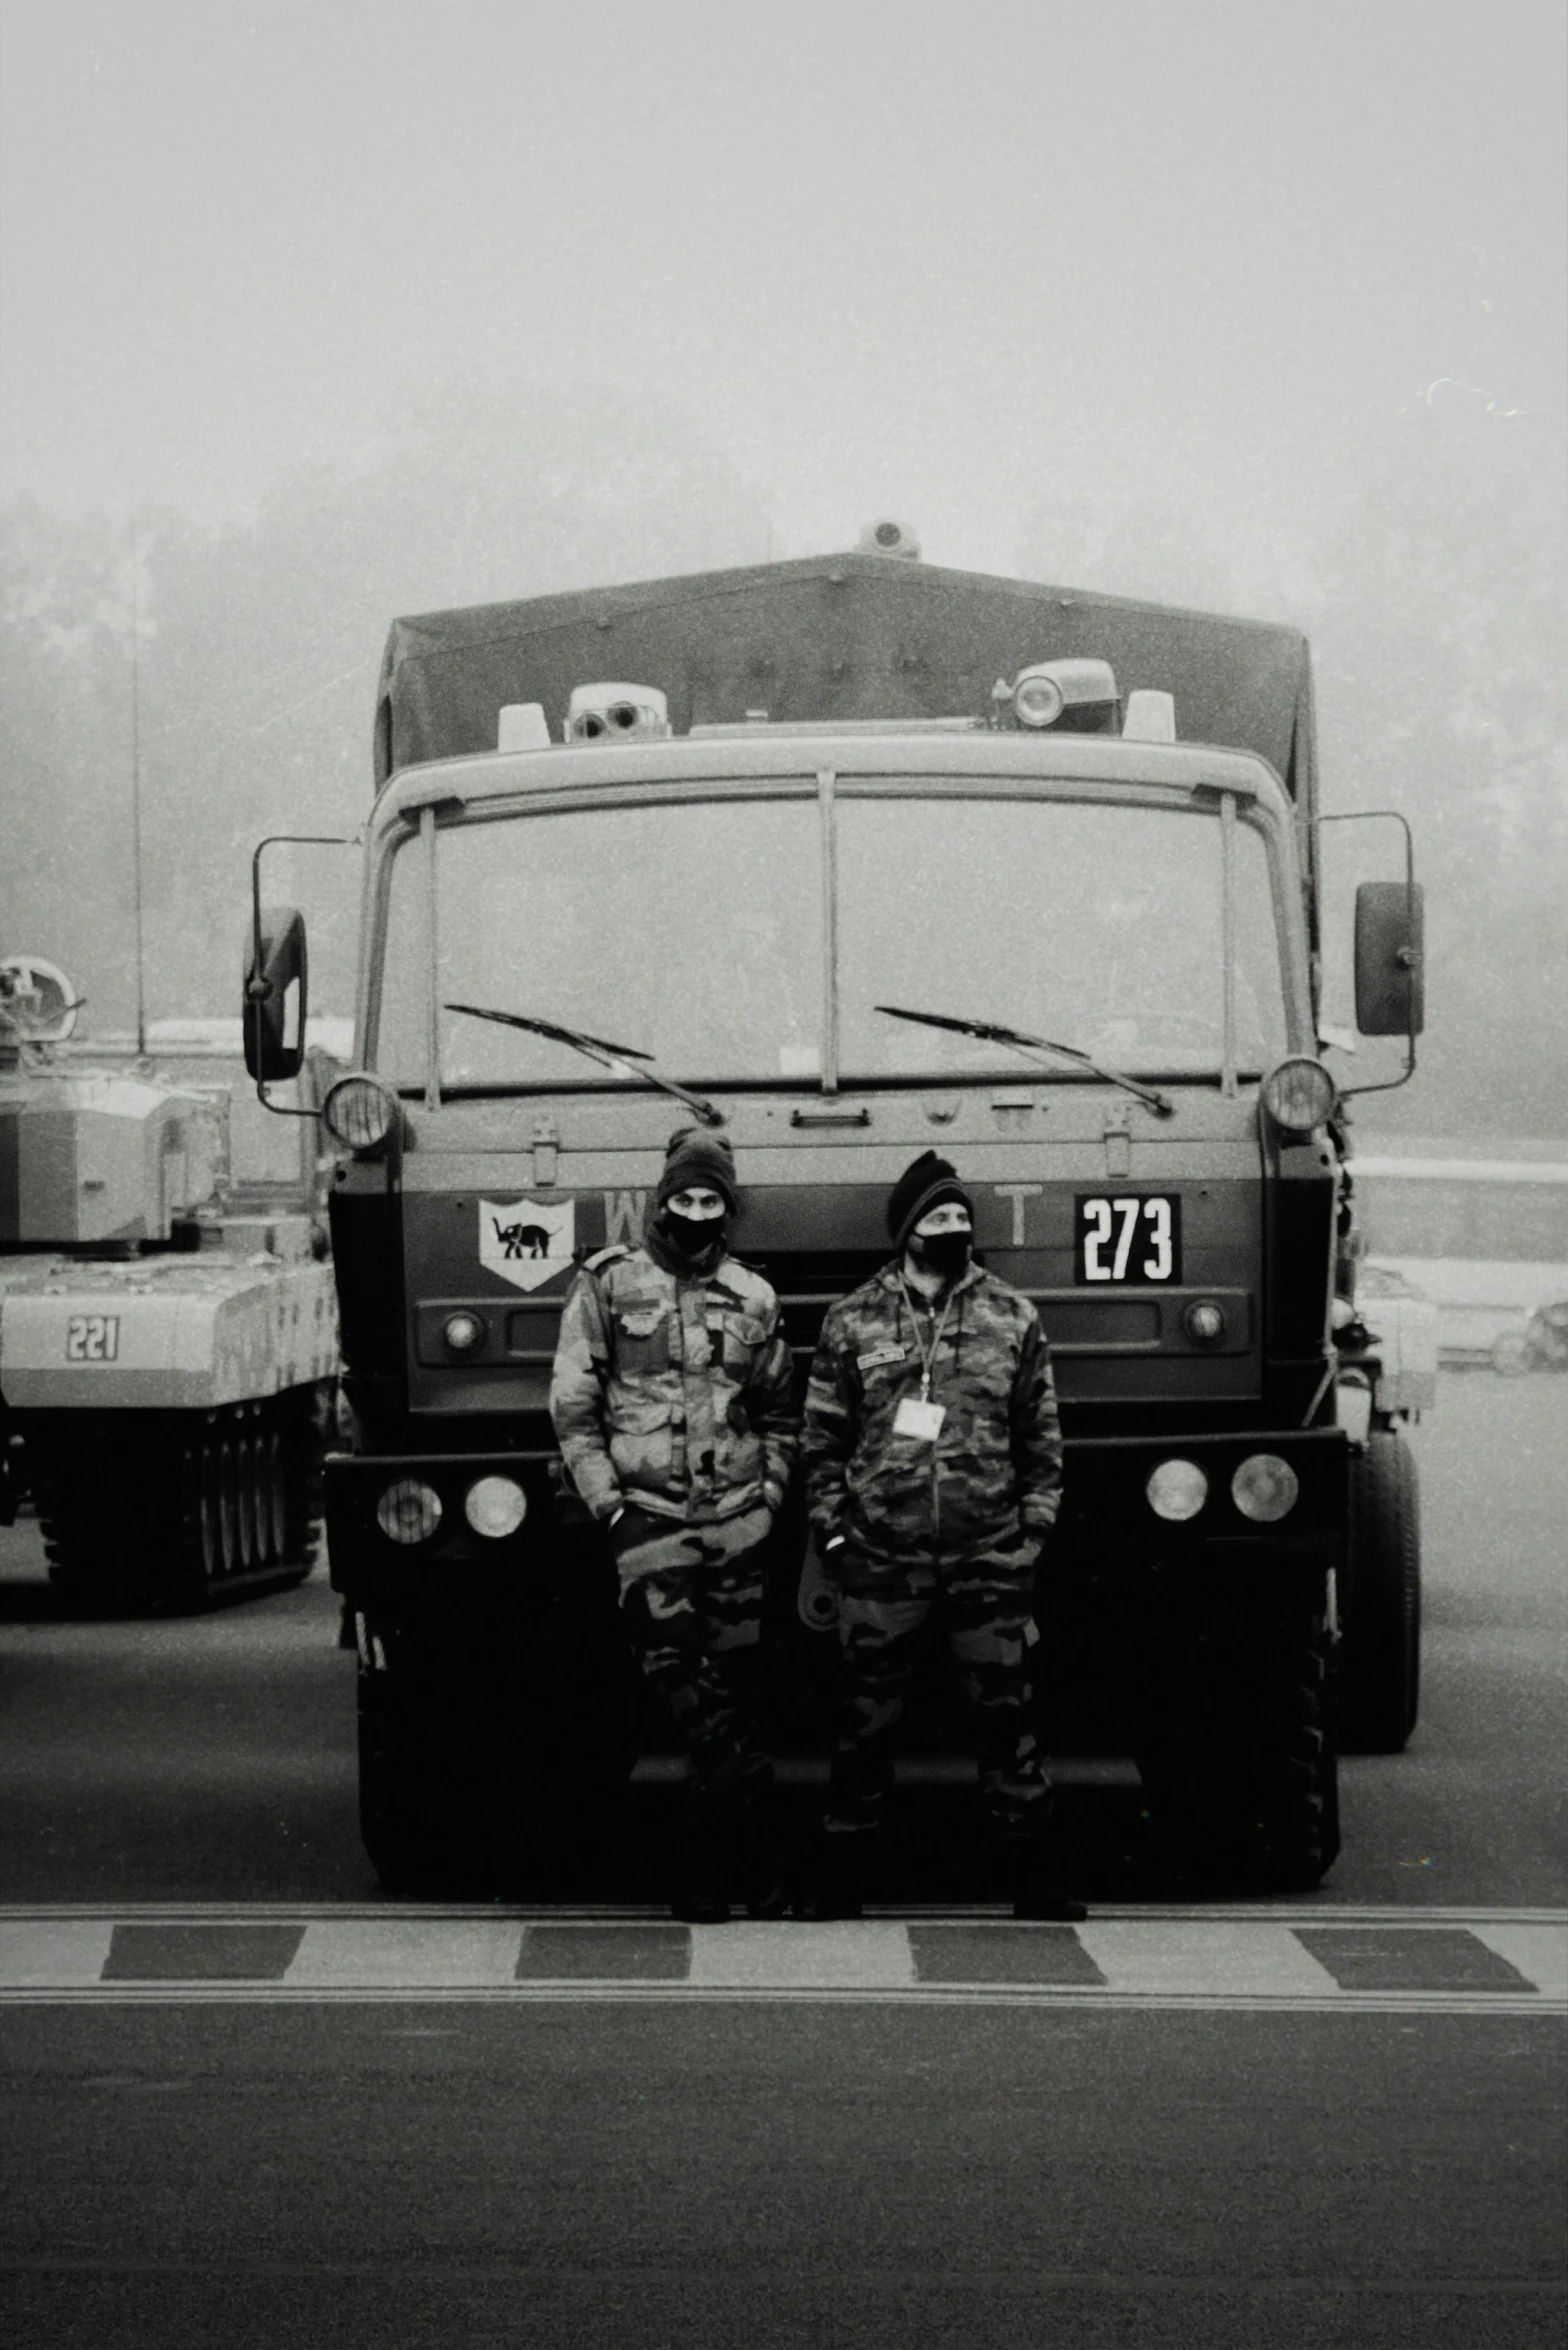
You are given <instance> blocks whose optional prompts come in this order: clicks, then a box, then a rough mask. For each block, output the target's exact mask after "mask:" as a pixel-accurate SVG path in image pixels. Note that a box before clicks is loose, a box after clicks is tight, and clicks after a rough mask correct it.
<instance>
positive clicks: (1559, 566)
mask: <svg viewBox="0 0 1568 2350" xmlns="http://www.w3.org/2000/svg"><path fill="white" fill-rule="evenodd" d="M1504 432H1506V424H1505V423H1497V422H1494V420H1492V419H1491V418H1489V417H1484V416H1481V415H1470V414H1461V415H1460V416H1459V417H1458V418H1456V419H1452V420H1449V419H1442V418H1433V417H1430V416H1421V417H1419V418H1418V419H1417V421H1416V423H1415V425H1414V426H1413V428H1412V431H1411V435H1410V442H1409V445H1408V447H1407V448H1406V449H1405V450H1404V451H1402V452H1401V453H1400V455H1399V457H1398V459H1397V460H1396V461H1393V462H1390V463H1389V464H1388V465H1387V467H1386V468H1385V469H1384V471H1383V472H1382V473H1381V475H1380V477H1379V478H1378V479H1376V480H1375V481H1374V482H1373V483H1372V485H1371V486H1370V487H1369V488H1368V489H1367V490H1365V491H1364V492H1363V494H1362V495H1361V496H1360V497H1359V498H1358V499H1357V501H1356V503H1355V505H1354V507H1353V508H1352V509H1351V510H1350V511H1349V512H1347V514H1346V516H1345V518H1344V521H1343V524H1342V527H1341V528H1340V530H1339V531H1338V532H1337V534H1336V536H1335V538H1334V539H1333V541H1332V543H1331V544H1330V546H1329V548H1328V549H1327V553H1326V559H1325V580H1324V593H1323V598H1322V605H1321V609H1320V611H1319V612H1318V614H1317V615H1316V618H1315V622H1314V630H1313V633H1314V638H1315V644H1316V652H1317V676H1318V699H1319V711H1320V731H1321V735H1322V741H1323V754H1324V773H1325V778H1326V782H1327V790H1328V805H1329V806H1330V807H1335V808H1356V807H1360V808H1371V807H1395V808H1401V809H1403V810H1404V812H1405V813H1406V814H1407V815H1408V816H1409V818H1410V820H1411V822H1412V824H1413V825H1414V827H1415V832H1416V861H1417V870H1418V872H1419V873H1420V874H1421V876H1422V878H1423V879H1424V881H1425V884H1426V890H1427V949H1428V952H1427V1019H1428V1023H1429V1027H1428V1033H1427V1036H1426V1038H1425V1040H1424V1042H1423V1045H1422V1047H1421V1073H1420V1075H1419V1077H1418V1079H1417V1081H1416V1082H1415V1083H1414V1084H1413V1085H1412V1086H1410V1087H1409V1088H1408V1089H1407V1090H1406V1091H1405V1092H1403V1093H1396V1094H1387V1095H1384V1096H1381V1097H1379V1098H1378V1099H1377V1100H1376V1102H1375V1104H1374V1103H1372V1102H1369V1103H1368V1104H1367V1107H1366V1111H1365V1113H1364V1116H1365V1118H1366V1120H1367V1123H1369V1124H1385V1125H1397V1126H1401V1127H1403V1128H1404V1129H1405V1130H1406V1131H1415V1132H1426V1133H1448V1134H1467V1133H1471V1134H1482V1135H1484V1134H1498V1135H1508V1134H1515V1135H1529V1134H1537V1135H1548V1134H1556V1133H1562V1132H1564V1131H1565V1126H1568V1033H1565V1030H1564V1024H1563V1019H1562V1006H1563V1004H1564V1002H1565V1001H1568V930H1565V926H1564V923H1563V916H1562V902H1563V885H1564V879H1565V875H1568V775H1565V750H1568V693H1565V686H1564V675H1563V661H1562V647H1563V643H1564V638H1565V633H1568V564H1565V555H1564V549H1565V544H1568V540H1565V535H1564V530H1563V517H1562V512H1561V503H1560V500H1558V499H1557V498H1556V497H1555V496H1554V495H1553V493H1552V490H1551V488H1550V486H1549V485H1546V484H1543V483H1542V482H1541V481H1540V480H1539V479H1537V478H1536V475H1535V473H1534V471H1533V470H1531V469H1528V468H1527V467H1526V466H1525V465H1523V464H1522V463H1520V462H1519V461H1518V459H1517V457H1515V455H1514V453H1513V451H1512V450H1510V448H1509V447H1508V445H1507V443H1506V442H1505V441H1503V440H1502V438H1501V435H1502V434H1503V433H1504ZM1489 433H1490V434H1492V435H1493V436H1495V437H1493V438H1491V439H1488V437H1487V435H1488V434H1489ZM1368 829H1369V828H1362V827H1359V826H1358V827H1355V828H1354V833H1355V834H1356V835H1362V836H1363V837H1364V836H1365V832H1366V831H1367V830H1368ZM1383 855H1384V862H1383V863H1382V864H1381V865H1380V866H1379V867H1378V868H1377V869H1378V870H1380V871H1386V872H1392V871H1394V870H1395V869H1396V868H1395V867H1394V866H1393V865H1392V864H1390V863H1388V861H1387V851H1386V850H1385V851H1384V852H1383Z"/></svg>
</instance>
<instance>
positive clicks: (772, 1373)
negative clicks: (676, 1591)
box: [550, 1248, 799, 1523]
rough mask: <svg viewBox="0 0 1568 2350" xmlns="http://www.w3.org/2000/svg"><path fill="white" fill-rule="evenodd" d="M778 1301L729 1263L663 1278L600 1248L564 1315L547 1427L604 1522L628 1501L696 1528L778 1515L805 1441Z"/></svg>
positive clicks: (655, 1269)
mask: <svg viewBox="0 0 1568 2350" xmlns="http://www.w3.org/2000/svg"><path fill="white" fill-rule="evenodd" d="M791 1373H792V1365H791V1360H790V1351H789V1348H788V1346H787V1345H786V1344H785V1341H784V1337H783V1333H782V1331H781V1329H780V1317H779V1302H778V1299H777V1298H776V1297H775V1296H774V1294H773V1291H772V1289H771V1288H770V1287H769V1286H768V1284H767V1282H766V1281H764V1280H763V1278H762V1276H761V1274H760V1273H753V1272H752V1271H751V1270H750V1268H749V1267H748V1266H745V1265H742V1264H739V1263H737V1262H736V1260H735V1258H733V1257H728V1256H726V1257H722V1258H721V1259H720V1261H719V1263H718V1265H717V1266H716V1267H715V1268H714V1270H713V1271H712V1272H711V1273H707V1274H702V1275H697V1276H693V1277H690V1278H687V1277H684V1276H681V1275H678V1274H675V1273H672V1272H667V1271H666V1270H665V1269H664V1267H663V1266H661V1265H660V1264H658V1263H657V1262H656V1261H655V1259H654V1258H653V1257H652V1256H651V1255H650V1253H649V1251H648V1250H647V1249H646V1248H634V1249H618V1250H616V1251H614V1252H613V1254H612V1252H611V1251H609V1250H607V1249H606V1250H603V1251H601V1252H600V1254H599V1255H598V1256H597V1257H596V1258H593V1259H592V1260H590V1262H589V1263H588V1264H586V1265H585V1266H584V1267H583V1269H582V1271H581V1272H580V1273H579V1275H578V1277H577V1280H576V1282H575V1284H574V1285H573V1287H572V1290H571V1293H570V1295H569V1296H568V1298H567V1300H566V1306H565V1310H564V1311H563V1313H562V1315H561V1336H560V1340H559V1342H558V1344H557V1347H556V1352H555V1372H554V1376H553V1377H552V1379H551V1382H550V1417H551V1419H552V1420H553V1421H554V1423H555V1433H556V1435H557V1437H558V1438H559V1439H560V1445H561V1451H562V1453H563V1454H564V1455H565V1458H566V1465H567V1467H568V1468H569V1469H570V1470H571V1473H572V1477H573V1480H574V1481H575V1483H576V1486H577V1490H578V1492H579V1493H580V1494H581V1495H582V1497H583V1500H584V1501H585V1502H586V1503H587V1505H588V1507H589V1509H590V1510H591V1511H592V1513H593V1515H594V1516H595V1517H596V1518H608V1517H609V1516H611V1515H612V1513H613V1512H614V1511H615V1510H617V1509H619V1507H620V1505H621V1503H622V1502H623V1501H635V1502H636V1503H637V1504H638V1506H639V1507H640V1508H643V1509H648V1510H652V1511H653V1512H654V1513H655V1514H656V1515H658V1516H660V1517H671V1518H683V1519H686V1520H688V1521H691V1522H694V1523H696V1522H701V1521H703V1520H709V1521H711V1520H713V1519H716V1518H731V1517H734V1516H736V1515H737V1514H738V1513H739V1512H740V1511H742V1510H749V1509H755V1507H756V1506H757V1504H758V1502H759V1501H762V1500H764V1499H766V1501H767V1502H768V1504H769V1505H770V1507H772V1508H774V1509H776V1508H777V1507H778V1504H779V1502H780V1500H781V1499H782V1498H783V1494H784V1489H785V1487H786V1486H787V1485H788V1483H789V1477H790V1471H791V1469H792V1468H793V1466H794V1461H795V1448H796V1444H797V1442H798V1437H799V1428H798V1415H797V1414H796V1411H795V1408H794V1404H793V1400H792V1396H791V1386H792V1377H791Z"/></svg>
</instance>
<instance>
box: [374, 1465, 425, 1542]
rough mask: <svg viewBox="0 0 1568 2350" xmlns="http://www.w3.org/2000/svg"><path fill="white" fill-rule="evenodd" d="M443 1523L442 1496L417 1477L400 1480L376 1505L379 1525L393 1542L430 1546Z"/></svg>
mask: <svg viewBox="0 0 1568 2350" xmlns="http://www.w3.org/2000/svg"><path fill="white" fill-rule="evenodd" d="M440 1523H441V1496H440V1494H439V1493H436V1492H435V1491H433V1489H432V1488H431V1487H430V1486H428V1485H423V1484H421V1483H420V1480H419V1479H418V1478H417V1477H399V1479H398V1481H397V1483H396V1484H395V1485H389V1486H388V1487H387V1489H386V1491H385V1492H384V1493H383V1494H382V1496H381V1499H380V1500H379V1501H378V1502H377V1504H376V1524H377V1525H378V1526H379V1527H380V1528H381V1531H382V1533H383V1534H384V1535H385V1536H386V1538H387V1540H388V1541H389V1542H428V1541H429V1540H430V1537H431V1535H432V1534H433V1533H434V1532H435V1530H436V1528H437V1527H438V1526H439V1525H440Z"/></svg>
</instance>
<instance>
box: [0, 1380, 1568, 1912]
mask: <svg viewBox="0 0 1568 2350" xmlns="http://www.w3.org/2000/svg"><path fill="white" fill-rule="evenodd" d="M1414 1443H1415V1447H1416V1451H1417V1456H1418V1460H1419V1464H1420V1471H1421V1479H1422V1503H1423V1517H1424V1527H1425V1551H1426V1643H1425V1665H1424V1689H1423V1700H1422V1716H1421V1722H1420V1726H1419V1728H1418V1729H1417V1732H1416V1735H1415V1738H1414V1740H1413V1741H1412V1744H1411V1746H1410V1748H1409V1750H1408V1752H1407V1753H1405V1754H1403V1755H1397V1756H1382V1757H1371V1756H1368V1757H1355V1758H1351V1759H1349V1760H1347V1761H1346V1762H1345V1763H1344V1765H1343V1766H1342V1772H1343V1777H1342V1798H1341V1808H1342V1813H1343V1830H1344V1850H1343V1853H1342V1855H1341V1858H1340V1860H1339V1862H1338V1864H1337V1865H1336V1867H1335V1869H1334V1871H1333V1873H1332V1875H1331V1877H1330V1879H1329V1880H1328V1884H1327V1887H1326V1888H1325V1898H1330V1899H1333V1900H1336V1901H1341V1902H1344V1901H1351V1902H1361V1901H1375V1902H1384V1903H1390V1902H1391V1903H1399V1904H1406V1903H1412V1904H1420V1903H1431V1904H1436V1905H1444V1904H1453V1903H1456V1902H1458V1903H1470V1904H1476V1903H1481V1904H1517V1903H1535V1904H1541V1903H1545V1904H1549V1905H1552V1906H1564V1905H1568V1784H1565V1774H1564V1771H1563V1767H1562V1766H1563V1750H1564V1736H1563V1721H1564V1696H1565V1691H1568V1555H1565V1553H1568V1542H1565V1529H1568V1379H1564V1378H1557V1377H1553V1376H1551V1375H1538V1376H1536V1377H1532V1378H1526V1379H1516V1380H1503V1379H1497V1378H1495V1377H1493V1376H1492V1375H1491V1374H1490V1373H1489V1372H1478V1373H1461V1374H1453V1375H1450V1376H1446V1377H1445V1378H1444V1380H1443V1392H1442V1396H1441V1399H1440V1403H1439V1408H1438V1410H1437V1411H1436V1413H1434V1414H1433V1415H1432V1416H1431V1417H1430V1418H1429V1419H1428V1420H1426V1421H1425V1422H1424V1423H1423V1424H1422V1425H1421V1427H1419V1428H1418V1429H1417V1430H1416V1431H1415V1432H1414ZM337 1623H338V1614H337V1605H336V1602H335V1600H334V1598H333V1595H332V1593H331V1591H330V1590H329V1589H328V1587H327V1584H326V1581H325V1577H324V1575H323V1574H322V1573H321V1572H320V1571H319V1570H318V1572H317V1574H316V1575H315V1576H314V1577H313V1578H312V1580H311V1581H310V1582H309V1583H308V1584H306V1585H305V1586H304V1587H303V1588H302V1589H300V1590H298V1591H295V1592H290V1593H285V1594H282V1595H279V1596H276V1597H273V1598H270V1599H265V1600H260V1601H250V1602H246V1603H243V1604H241V1605H239V1606H237V1607H234V1608H230V1609H226V1610H223V1611H221V1612H218V1613H214V1614H212V1615H209V1616H207V1617H204V1618H200V1619H197V1620H194V1621H186V1622H177V1623H165V1624H135V1623H119V1624H115V1623H103V1624H71V1623H61V1622H58V1621H55V1620H52V1617H51V1596H50V1593H49V1589H48V1586H47V1584H46V1583H45V1582H44V1580H43V1563H42V1548H41V1545H40V1543H39V1540H38V1532H37V1528H36V1526H34V1525H31V1524H25V1523H24V1524H23V1525H20V1526H18V1527H17V1528H15V1529H14V1530H13V1531H12V1532H10V1533H9V1534H6V1533H0V1691H3V1703H0V1784H3V1785H4V1787H5V1789H6V1801H5V1805H4V1810H3V1815H0V1884H3V1887H4V1897H5V1899H7V1900H8V1901H13V1902H15V1901H112V1900H120V1901H154V1900H170V1901H173V1900H182V1901H203V1900H205V1901H219V1900H253V1901H260V1900H273V1901H290V1900H294V1901H334V1900H350V1901H353V1900H363V1899H365V1898H367V1897H370V1896H373V1894H374V1892H375V1880H374V1877H373V1875H372V1873H371V1871H370V1869H369V1866H368V1864H367V1862H366V1860H365V1857H364V1854H363V1852H362V1850H361V1848H360V1842H359V1830H358V1824H357V1818H356V1808H355V1803H356V1798H355V1759H354V1697H353V1681H354V1663H353V1658H352V1657H351V1656H350V1655H347V1654H345V1653H344V1652H343V1651H341V1650H340V1649H339V1648H338V1647H337V1645H336V1641H337ZM1118 1800H1120V1801H1121V1802H1122V1803H1123V1805H1124V1806H1126V1805H1127V1804H1128V1803H1130V1802H1131V1800H1132V1799H1131V1798H1130V1797H1129V1796H1126V1795H1123V1796H1121V1797H1120V1798H1119V1799H1118V1796H1117V1793H1116V1791H1115V1790H1114V1789H1113V1788H1111V1789H1108V1788H1106V1787H1104V1786H1102V1785H1097V1784H1095V1783H1093V1782H1090V1783H1088V1784H1084V1783H1078V1784H1073V1785H1069V1786H1068V1787H1067V1788H1066V1790H1065V1792H1064V1810H1065V1811H1066V1812H1067V1814H1068V1816H1069V1819H1070V1820H1073V1819H1076V1821H1077V1825H1078V1828H1079V1831H1080V1835H1079V1841H1080V1843H1081V1845H1082V1846H1083V1848H1084V1849H1085V1852H1086V1856H1087V1857H1088V1859H1089V1860H1090V1861H1091V1862H1093V1861H1094V1859H1095V1858H1096V1849H1095V1838H1096V1831H1097V1829H1098V1827H1099V1826H1100V1823H1101V1820H1102V1818H1103V1819H1104V1820H1105V1823H1106V1825H1107V1826H1114V1824H1115V1823H1114V1817H1113V1816H1112V1815H1114V1812H1115V1807H1116V1803H1117V1801H1118ZM1108 1889H1112V1890H1120V1889H1121V1888H1120V1887H1119V1886H1114V1885H1113V1886H1112V1887H1110V1888H1108Z"/></svg>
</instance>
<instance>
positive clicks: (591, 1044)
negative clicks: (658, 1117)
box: [445, 1004, 724, 1126]
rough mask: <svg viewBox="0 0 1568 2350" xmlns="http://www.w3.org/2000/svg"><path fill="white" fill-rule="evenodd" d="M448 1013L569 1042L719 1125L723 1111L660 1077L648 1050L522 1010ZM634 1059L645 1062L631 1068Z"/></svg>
mask: <svg viewBox="0 0 1568 2350" xmlns="http://www.w3.org/2000/svg"><path fill="white" fill-rule="evenodd" d="M445 1008H446V1010H447V1011H449V1012H466V1013H467V1014H468V1015H469V1017H470V1019H473V1020H495V1021H498V1022H499V1023H500V1025H501V1026H502V1027H503V1028H526V1029H527V1030H528V1032H529V1034H530V1035H531V1036H547V1037H549V1038H550V1040H551V1042H552V1043H554V1044H569V1045H570V1046H571V1048H572V1050H573V1051H574V1052H578V1053H581V1054H582V1055H583V1057H584V1059H585V1060H589V1061H597V1062H598V1064H599V1066H600V1068H601V1069H613V1070H614V1071H615V1073H616V1075H617V1076H618V1077H637V1078H640V1079H641V1080H642V1082H643V1084H644V1085H656V1086H657V1087H658V1089H659V1091H660V1092H661V1093H668V1094H673V1095H674V1097H675V1099H676V1100H677V1101H678V1102H684V1103H685V1104H686V1107H687V1109H688V1110H693V1111H695V1112H696V1114H697V1116H698V1117H699V1118H700V1119H701V1120H702V1123H703V1124H704V1126H722V1125H723V1124H724V1113H723V1111H722V1110H716V1109H715V1108H714V1106H713V1104H712V1102H706V1101H704V1100H703V1098H702V1096H701V1094H700V1093H688V1092H687V1090H686V1088H685V1086H684V1085H677V1084H676V1083H675V1080H674V1079H673V1078H672V1077H661V1076H660V1075H659V1073H658V1071H657V1070H656V1069H655V1068H654V1066H653V1056H652V1054H651V1053H644V1052H639V1051H638V1049H637V1047H636V1046H635V1045H634V1044H610V1043H609V1042H607V1040H606V1039H605V1038H604V1037H602V1036H589V1035H587V1034H586V1033H585V1032H584V1031H583V1030H582V1029H580V1028H562V1027H560V1026H559V1025H558V1024H557V1023H556V1022H555V1021H554V1020H531V1019H529V1018H527V1017H526V1015H525V1014H523V1013H522V1012H492V1011H490V1010H488V1009H487V1007H486V1006H485V1005H483V1004H448V1005H447V1006H446V1007H445ZM634 1061H641V1062H642V1063H643V1064H644V1065H643V1067H642V1068H640V1069H636V1068H633V1067H632V1066H631V1064H632V1063H633V1062H634Z"/></svg>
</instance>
